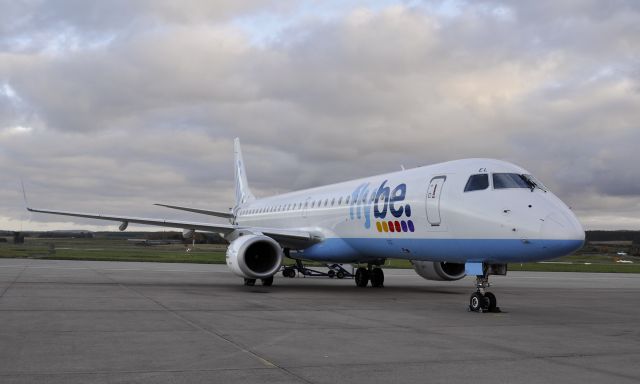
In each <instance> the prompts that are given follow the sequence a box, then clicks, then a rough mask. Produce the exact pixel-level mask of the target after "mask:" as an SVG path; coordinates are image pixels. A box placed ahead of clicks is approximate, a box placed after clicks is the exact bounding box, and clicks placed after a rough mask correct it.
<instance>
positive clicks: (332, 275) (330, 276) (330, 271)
mask: <svg viewBox="0 0 640 384" xmlns="http://www.w3.org/2000/svg"><path fill="white" fill-rule="evenodd" d="M327 276H329V278H330V279H333V278H334V277H336V271H334V270H333V269H330V270H329V272H327Z"/></svg>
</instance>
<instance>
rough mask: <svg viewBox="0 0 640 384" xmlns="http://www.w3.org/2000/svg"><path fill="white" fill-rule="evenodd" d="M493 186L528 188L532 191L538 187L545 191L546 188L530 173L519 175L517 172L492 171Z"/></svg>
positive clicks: (498, 187) (496, 187) (499, 187)
mask: <svg viewBox="0 0 640 384" xmlns="http://www.w3.org/2000/svg"><path fill="white" fill-rule="evenodd" d="M493 188H494V189H505V188H528V189H530V190H531V191H533V190H534V189H535V188H540V189H541V190H543V191H545V192H546V188H545V187H544V186H543V185H542V183H540V182H539V181H537V180H536V179H535V178H534V177H533V176H531V175H520V174H517V173H494V174H493Z"/></svg>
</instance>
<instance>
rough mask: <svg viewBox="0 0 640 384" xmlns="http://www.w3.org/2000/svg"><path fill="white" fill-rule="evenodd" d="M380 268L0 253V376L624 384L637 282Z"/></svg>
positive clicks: (629, 379) (638, 347)
mask: <svg viewBox="0 0 640 384" xmlns="http://www.w3.org/2000/svg"><path fill="white" fill-rule="evenodd" d="M472 282H473V281H472V279H471V278H465V279H463V280H461V281H458V282H451V283H447V282H431V281H426V280H423V279H422V278H420V277H418V276H417V275H415V273H413V271H410V270H387V271H386V282H385V285H386V287H385V288H383V289H376V288H366V289H362V288H356V287H355V286H354V282H353V281H352V280H341V281H340V280H329V279H326V278H295V279H288V278H283V277H279V278H277V279H276V281H275V284H274V286H273V287H270V288H263V287H260V286H256V287H244V286H242V285H241V283H240V279H238V278H237V277H234V276H233V275H232V274H231V273H229V272H228V271H227V269H226V267H225V266H222V265H193V264H154V263H117V262H85V261H82V262H78V261H42V260H13V259H5V260H0V346H1V348H0V382H2V383H33V382H43V383H91V382H97V383H120V382H123V383H175V382H189V383H271V382H273V383H342V382H344V383H367V384H372V383H405V382H406V383H409V382H411V383H426V382H428V383H456V382H460V383H476V384H477V383H548V382H562V383H580V384H584V383H638V382H639V381H640V275H623V274H575V273H524V272H520V273H518V272H510V273H509V275H508V276H506V277H495V278H492V282H493V283H494V288H493V290H492V291H493V292H494V293H495V294H496V295H497V297H498V302H499V305H500V306H501V307H502V308H503V310H504V311H505V312H504V313H500V314H479V313H469V312H467V310H466V305H467V302H468V297H469V294H470V293H471V291H472V285H473V284H472Z"/></svg>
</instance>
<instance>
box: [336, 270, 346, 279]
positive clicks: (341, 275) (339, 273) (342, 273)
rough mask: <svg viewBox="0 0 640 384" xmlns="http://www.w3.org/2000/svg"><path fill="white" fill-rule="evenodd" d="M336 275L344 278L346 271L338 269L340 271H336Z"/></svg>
mask: <svg viewBox="0 0 640 384" xmlns="http://www.w3.org/2000/svg"><path fill="white" fill-rule="evenodd" d="M336 277H337V278H338V279H344V272H342V271H338V273H336Z"/></svg>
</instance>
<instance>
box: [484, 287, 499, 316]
mask: <svg viewBox="0 0 640 384" xmlns="http://www.w3.org/2000/svg"><path fill="white" fill-rule="evenodd" d="M484 301H485V305H486V310H487V311H489V312H498V300H497V299H496V295H494V294H493V293H491V292H485V294H484Z"/></svg>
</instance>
